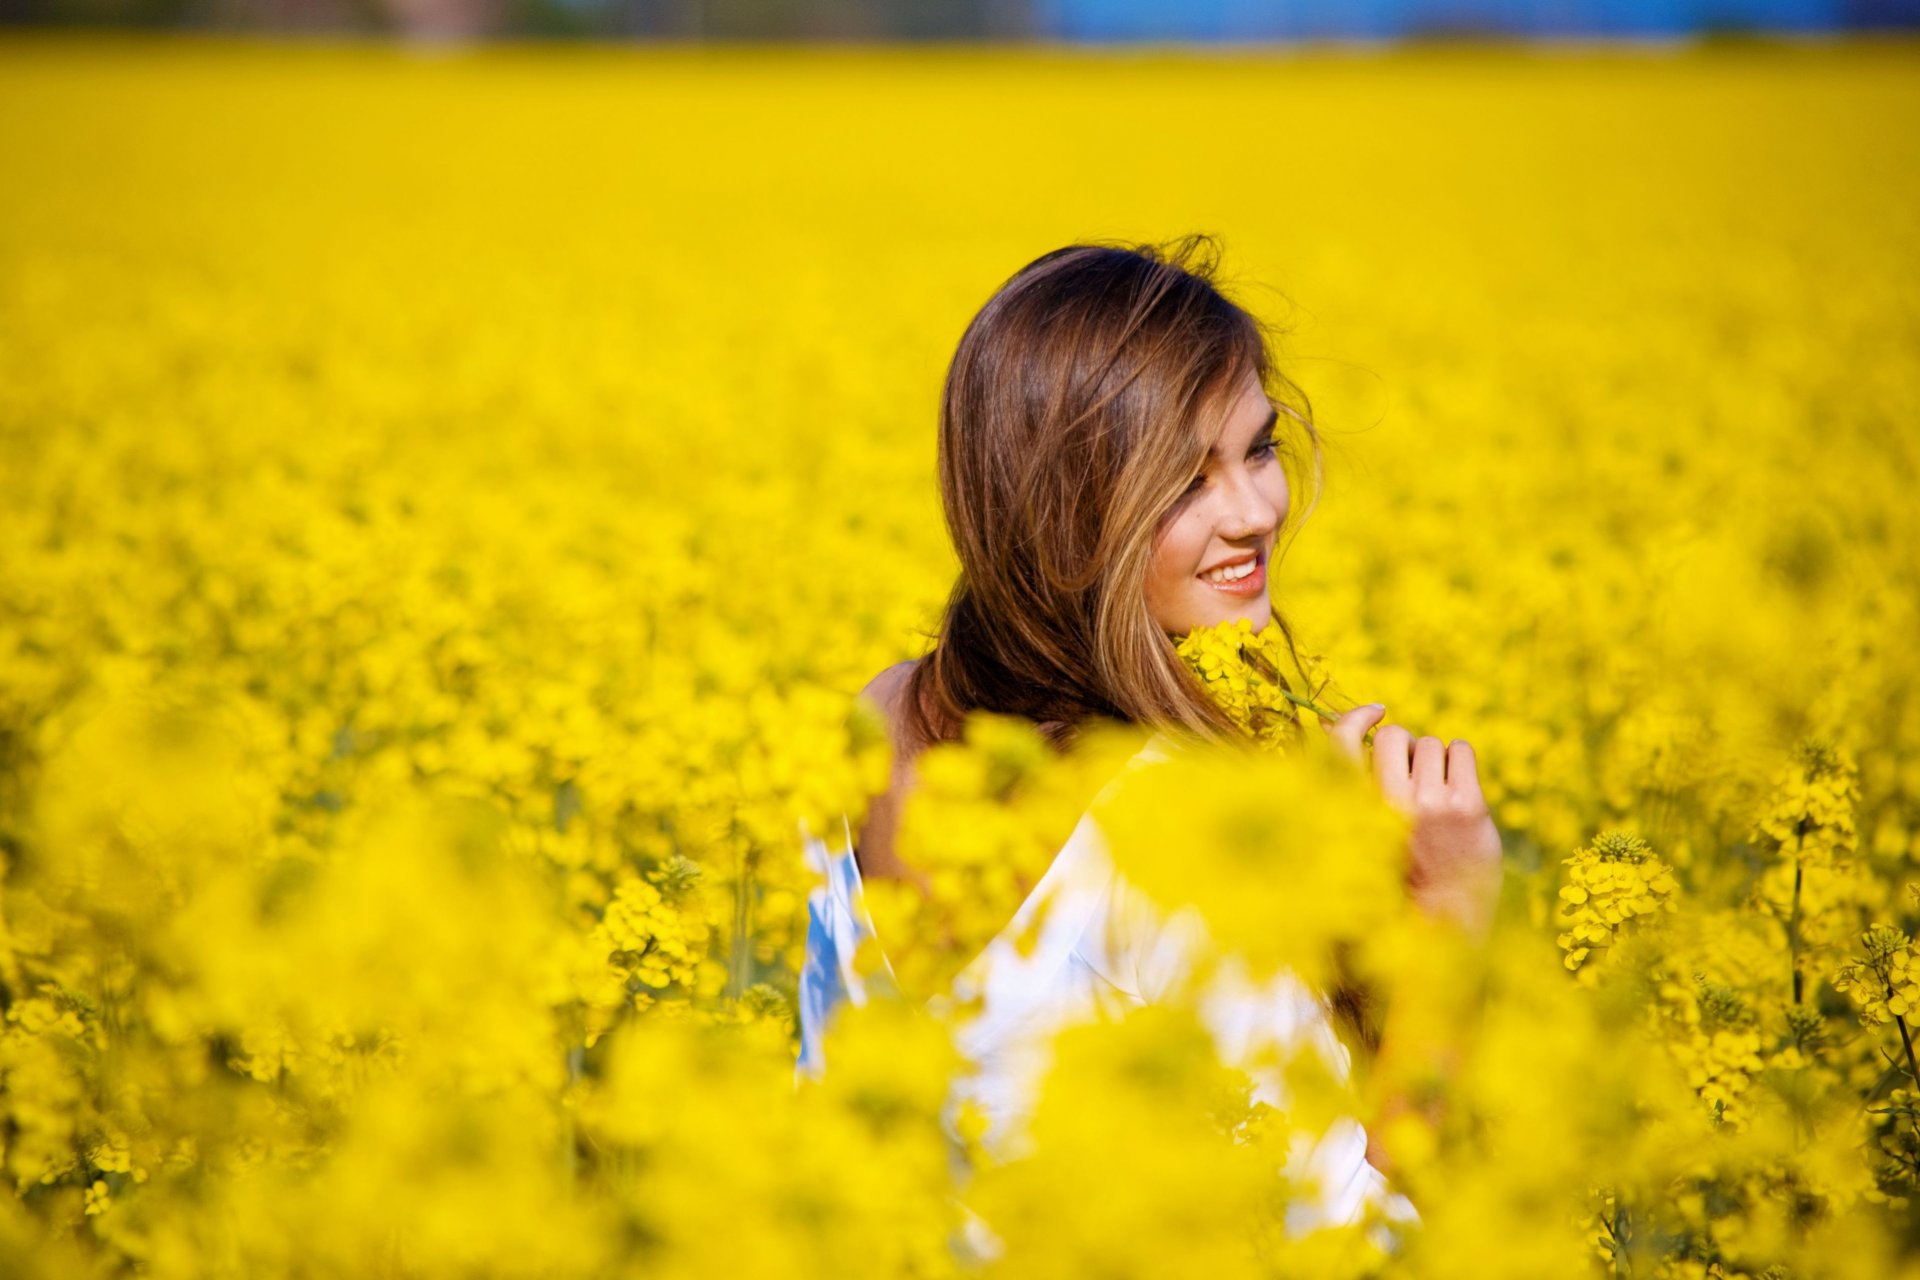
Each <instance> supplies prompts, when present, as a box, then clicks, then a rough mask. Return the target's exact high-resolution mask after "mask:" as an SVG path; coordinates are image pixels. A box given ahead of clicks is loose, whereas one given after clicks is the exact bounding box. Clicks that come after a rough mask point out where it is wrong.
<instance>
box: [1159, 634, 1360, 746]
mask: <svg viewBox="0 0 1920 1280" xmlns="http://www.w3.org/2000/svg"><path fill="white" fill-rule="evenodd" d="M1175 647H1176V649H1177V651H1178V652H1179V654H1180V657H1181V659H1182V660H1183V661H1184V662H1185V663H1186V664H1187V667H1188V669H1189V670H1191V671H1192V672H1193V674H1194V675H1195V676H1197V677H1199V680H1200V684H1201V687H1202V688H1203V689H1204V690H1205V691H1206V695H1207V697H1208V699H1209V700H1210V701H1212V702H1213V703H1214V705H1216V706H1218V707H1219V708H1220V709H1221V710H1223V711H1225V712H1226V713H1227V715H1228V716H1229V717H1231V718H1232V720H1233V722H1234V723H1235V724H1236V725H1238V726H1240V728H1241V729H1242V730H1244V731H1245V732H1246V734H1247V735H1248V736H1249V737H1251V738H1252V739H1253V740H1254V741H1255V742H1258V743H1260V744H1261V745H1262V746H1269V747H1277V746H1281V745H1284V744H1287V743H1294V742H1298V741H1299V740H1300V730H1301V725H1302V723H1303V721H1302V716H1303V714H1304V715H1308V716H1314V715H1318V714H1319V713H1320V711H1323V710H1325V707H1324V704H1323V702H1322V699H1323V697H1324V694H1325V690H1326V687H1327V684H1328V681H1327V679H1326V677H1325V676H1324V675H1323V674H1322V661H1321V657H1320V655H1318V654H1313V655H1308V654H1301V655H1299V657H1298V661H1297V662H1296V660H1295V655H1294V654H1293V653H1292V652H1291V651H1290V650H1289V648H1288V645H1287V642H1286V635H1285V633H1283V632H1282V631H1281V630H1280V626H1279V624H1278V623H1274V622H1269V623H1268V624H1267V625H1266V626H1265V627H1263V628H1261V629H1260V630H1259V631H1255V630H1254V629H1253V624H1252V623H1251V622H1248V621H1247V620H1246V619H1245V618H1236V619H1234V620H1233V621H1231V622H1223V623H1220V624H1218V625H1216V626H1211V627H1195V628H1194V629H1193V630H1191V631H1189V632H1188V633H1187V634H1186V635H1184V636H1182V637H1180V639H1179V642H1178V643H1177V645H1176V646H1175ZM1287 671H1293V672H1294V676H1295V678H1294V679H1293V680H1288V679H1287V677H1286V674H1285V673H1286V672H1287ZM1303 708H1307V709H1308V710H1306V711H1303ZM1315 708H1317V709H1318V710H1315Z"/></svg>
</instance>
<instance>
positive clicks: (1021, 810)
mask: <svg viewBox="0 0 1920 1280" xmlns="http://www.w3.org/2000/svg"><path fill="white" fill-rule="evenodd" d="M1141 740H1142V739H1141V735H1139V734H1134V733H1126V732H1114V733H1097V734H1089V735H1086V736H1085V737H1084V738H1083V740H1082V741H1081V742H1080V743H1078V744H1077V746H1076V749H1075V750H1073V751H1072V752H1070V753H1068V754H1066V755H1064V756H1057V755H1056V753H1055V752H1054V749H1053V748H1052V747H1051V746H1050V745H1049V744H1048V743H1047V741H1046V739H1045V738H1044V737H1042V736H1041V734H1040V732H1039V730H1038V729H1036V728H1035V727H1034V726H1033V725H1032V724H1030V723H1028V722H1026V721H1024V720H1020V719H1017V718H1015V717H1010V716H995V715H988V714H977V715H975V716H973V717H971V718H969V721H968V723H967V726H966V729H965V732H964V734H963V736H962V738H961V740H960V741H958V742H952V743H940V744H936V745H934V746H932V747H929V748H927V749H926V750H924V751H922V752H921V753H920V754H919V755H918V756H917V757H916V758H915V761H914V786H913V790H912V792H911V793H910V794H909V796H908V798H907V801H906V803H905V804H904V805H903V806H902V809H903V812H902V814H901V818H900V823H899V828H898V830H897V831H896V833H895V852H896V853H898V854H899V856H900V858H901V859H902V860H903V861H904V862H906V864H907V865H908V866H910V867H912V868H914V869H915V870H916V871H917V872H918V873H920V874H921V875H922V876H924V877H925V888H924V891H923V889H922V886H921V885H919V884H915V883H913V882H909V881H905V880H898V879H880V878H875V879H874V880H872V881H870V882H869V883H868V884H867V885H866V886H865V896H866V899H867V906H868V909H869V910H870V911H871V912H872V914H873V919H874V927H875V929H876V931H877V938H876V942H877V943H878V945H879V948H880V949H881V951H883V952H884V953H885V955H886V957H887V961H888V964H889V965H890V966H891V970H892V975H893V978H894V980H895V981H896V982H898V984H899V986H900V988H901V990H902V991H903V992H904V993H906V994H909V995H911V996H912V997H913V998H915V999H916V1000H922V1001H924V1000H926V999H927V998H929V997H931V996H933V995H935V994H939V993H945V992H947V991H948V990H950V989H951V987H952V985H953V979H954V977H955V976H956V975H957V974H958V973H959V971H960V970H961V969H963V968H964V967H966V966H967V965H968V964H969V963H971V962H972V961H973V960H974V959H975V958H976V957H978V956H979V955H980V953H981V951H982V950H983V949H984V948H985V947H986V946H987V944H988V943H989V942H991V941H992V940H993V939H994V937H995V936H996V935H997V934H999V933H1000V932H1001V931H1002V930H1003V929H1005V928H1006V927H1007V925H1008V923H1009V922H1010V921H1011V920H1012V918H1013V917H1014V914H1015V912H1016V911H1017V910H1018V909H1019V907H1020V905H1021V903H1022V902H1023V901H1025V900H1026V898H1027V896H1028V895H1029V894H1030V893H1032V891H1033V890H1034V888H1035V886H1036V885H1037V884H1038V883H1039V881H1040V879H1041V877H1042V876H1043V875H1044V874H1045V873H1046V870H1047V867H1048V866H1049V865H1050V864H1051V862H1052V861H1053V855H1054V854H1055V852H1057V851H1058V850H1059V848H1060V846H1061V844H1062V843H1063V842H1064V841H1065V840H1066V838H1067V836H1068V835H1069V833H1071V832H1072V830H1073V828H1074V826H1075V824H1076V823H1077V822H1078V821H1079V820H1080V816H1081V814H1082V813H1084V812H1085V810H1086V807H1087V804H1088V802H1089V801H1090V800H1091V799H1092V797H1093V795H1094V793H1095V792H1096V791H1097V790H1098V789H1099V787H1100V786H1101V785H1102V784H1103V783H1105V782H1106V781H1107V779H1108V778H1109V777H1110V776H1111V775H1112V774H1113V772H1114V770H1115V769H1116V768H1117V767H1118V764H1119V762H1120V761H1121V760H1122V759H1123V758H1124V757H1125V755H1126V754H1128V753H1130V752H1131V751H1133V750H1137V749H1138V747H1139V746H1140V743H1141ZM1034 922H1035V923H1036V924H1037V923H1038V922H1039V917H1037V916H1036V917H1035V921H1034ZM1031 939H1032V930H1031V929H1029V930H1027V931H1026V932H1024V933H1023V934H1020V935H1018V936H1016V937H1015V938H1014V942H1015V944H1016V945H1018V946H1022V947H1024V946H1026V945H1028V944H1030V942H1031ZM869 963H871V958H869Z"/></svg>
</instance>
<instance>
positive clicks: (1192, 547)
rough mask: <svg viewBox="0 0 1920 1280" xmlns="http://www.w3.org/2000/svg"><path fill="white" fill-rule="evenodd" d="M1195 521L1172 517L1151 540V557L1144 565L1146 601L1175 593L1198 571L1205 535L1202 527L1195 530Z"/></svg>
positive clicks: (1164, 597) (1204, 548) (1183, 587)
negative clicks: (1199, 529)
mask: <svg viewBox="0 0 1920 1280" xmlns="http://www.w3.org/2000/svg"><path fill="white" fill-rule="evenodd" d="M1196 524H1197V522H1196V521H1194V520H1192V519H1191V518H1183V519H1176V520H1175V521H1174V522H1173V523H1172V524H1169V525H1168V526H1167V527H1166V528H1165V529H1163V530H1161V531H1160V535H1159V537H1158V538H1156V539H1155V540H1154V544H1153V559H1152V561H1151V562H1150V563H1149V564H1148V566H1147V598H1148V600H1149V601H1152V600H1155V599H1161V600H1164V599H1168V598H1169V597H1172V596H1175V595H1177V594H1178V593H1179V592H1181V591H1182V590H1184V589H1185V588H1186V586H1187V584H1188V583H1189V582H1190V581H1191V580H1192V578H1193V575H1194V574H1195V573H1197V572H1198V571H1199V569H1200V555H1201V553H1202V552H1203V551H1205V550H1206V537H1205V534H1204V530H1202V531H1201V532H1199V533H1196Z"/></svg>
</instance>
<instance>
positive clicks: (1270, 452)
mask: <svg viewBox="0 0 1920 1280" xmlns="http://www.w3.org/2000/svg"><path fill="white" fill-rule="evenodd" d="M1278 452H1280V446H1279V444H1278V443H1277V442H1275V440H1274V438H1273V437H1272V436H1268V437H1267V438H1266V439H1264V440H1262V441H1261V442H1260V443H1259V444H1256V445H1254V446H1253V448H1252V449H1250V450H1248V452H1247V456H1248V457H1249V458H1271V457H1273V456H1274V455H1275V454H1277V453H1278Z"/></svg>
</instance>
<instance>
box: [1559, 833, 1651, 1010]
mask: <svg viewBox="0 0 1920 1280" xmlns="http://www.w3.org/2000/svg"><path fill="white" fill-rule="evenodd" d="M1561 865H1562V866H1564V867H1566V868H1567V869H1568V870H1567V883H1566V884H1565V885H1563V886H1562V887H1561V889H1560V907H1559V914H1558V917H1557V921H1558V923H1559V924H1560V925H1562V926H1563V932H1562V933H1561V934H1560V937H1559V939H1558V941H1559V944H1560V948H1561V950H1562V951H1564V952H1565V953H1566V955H1565V957H1564V961H1563V962H1564V963H1565V965H1566V967H1567V968H1569V969H1571V970H1574V971H1575V972H1576V973H1581V976H1582V978H1583V979H1585V980H1588V981H1590V980H1591V978H1592V974H1593V970H1592V969H1590V968H1589V969H1587V970H1585V971H1584V972H1583V971H1582V970H1581V966H1582V965H1584V964H1587V963H1588V959H1589V957H1590V956H1591V957H1592V959H1593V961H1594V963H1598V962H1599V961H1600V960H1601V959H1603V958H1605V955H1606V952H1607V949H1608V948H1609V947H1611V946H1612V945H1613V944H1614V941H1615V939H1616V938H1617V937H1618V936H1619V935H1620V933H1621V931H1622V930H1623V929H1625V928H1626V927H1628V925H1629V924H1631V923H1632V922H1633V921H1634V920H1635V919H1636V918H1639V917H1644V916H1652V915H1654V914H1655V913H1657V912H1670V911H1673V910H1675V909H1676V908H1677V904H1676V903H1675V901H1674V895H1675V893H1676V892H1677V891H1678V888H1679V886H1678V884H1677V882H1676V881H1675V880H1674V877H1673V869H1672V868H1671V867H1669V866H1667V864H1666V863H1665V862H1663V861H1661V859H1660V858H1659V857H1658V855H1656V854H1655V853H1654V852H1653V850H1652V848H1651V847H1649V846H1648V844H1647V842H1646V841H1645V840H1643V839H1642V838H1641V837H1639V836H1637V835H1634V834H1632V833H1630V832H1626V831H1603V832H1601V833H1600V834H1599V835H1597V836H1595V837H1594V838H1593V840H1592V842H1591V843H1589V844H1588V845H1587V846H1586V848H1584V849H1581V850H1580V851H1578V852H1577V853H1575V854H1574V855H1573V856H1572V857H1569V858H1565V859H1563V860H1562V862H1561ZM1596 950H1597V951H1599V952H1600V955H1598V956H1593V952H1595V951H1596Z"/></svg>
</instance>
